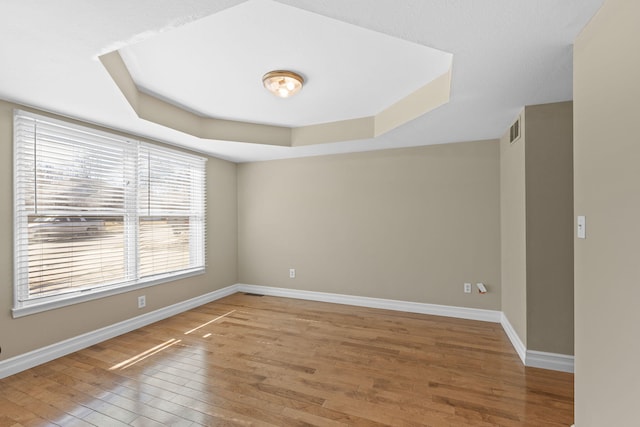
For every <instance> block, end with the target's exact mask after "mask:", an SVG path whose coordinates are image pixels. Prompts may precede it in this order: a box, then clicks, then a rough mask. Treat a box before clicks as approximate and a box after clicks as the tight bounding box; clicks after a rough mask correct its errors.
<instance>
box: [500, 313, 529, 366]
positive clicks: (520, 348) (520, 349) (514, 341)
mask: <svg viewBox="0 0 640 427" xmlns="http://www.w3.org/2000/svg"><path fill="white" fill-rule="evenodd" d="M500 324H501V325H502V329H504V332H505V333H506V334H507V337H509V341H511V345H513V348H514V349H515V350H516V353H518V356H519V357H520V360H522V364H523V365H525V366H526V365H527V363H526V360H527V347H526V346H525V345H524V343H523V342H522V340H521V339H520V337H519V336H518V334H517V333H516V330H515V329H513V326H511V323H509V319H507V316H506V314H504V313H502V316H501V318H500Z"/></svg>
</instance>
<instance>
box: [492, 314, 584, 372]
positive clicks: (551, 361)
mask: <svg viewBox="0 0 640 427" xmlns="http://www.w3.org/2000/svg"><path fill="white" fill-rule="evenodd" d="M500 324H501V325H502V328H503V329H504V332H505V333H506V334H507V337H509V340H510V341H511V345H513V348H514V349H515V350H516V353H518V356H520V360H522V364H523V365H524V366H529V367H532V368H543V369H551V370H553V371H562V372H570V373H573V371H574V356H569V355H566V354H558V353H547V352H544V351H535V350H527V347H526V346H525V345H524V343H523V342H522V340H521V339H520V337H519V336H518V334H517V333H516V331H515V329H513V326H511V323H509V319H507V316H505V314H504V313H502V319H501V320H500Z"/></svg>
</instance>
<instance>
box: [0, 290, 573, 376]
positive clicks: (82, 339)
mask: <svg viewBox="0 0 640 427" xmlns="http://www.w3.org/2000/svg"><path fill="white" fill-rule="evenodd" d="M236 292H249V293H256V294H260V295H270V296H278V297H285V298H296V299H304V300H311V301H320V302H330V303H335V304H345V305H353V306H358V307H369V308H380V309H385V310H395V311H405V312H409V313H420V314H431V315H435V316H446V317H456V318H461V319H470V320H480V321H485V322H494V323H500V324H501V325H502V327H503V329H504V330H505V332H506V334H507V336H508V337H509V339H510V340H511V344H512V345H513V347H514V348H515V350H516V352H517V353H518V356H520V359H521V360H522V363H523V364H524V365H525V366H533V367H538V368H545V369H553V370H557V371H564V372H573V366H574V363H573V356H567V355H562V354H554V353H544V352H540V351H532V350H527V349H526V347H525V345H524V344H523V343H522V341H521V340H520V338H519V337H518V334H517V333H516V332H515V330H514V329H513V327H512V326H511V324H510V323H509V320H508V319H507V317H506V316H505V315H504V313H503V312H501V311H497V310H484V309H478V308H467V307H454V306H447V305H438V304H426V303H417V302H411V301H397V300H389V299H382V298H370V297H359V296H353V295H342V294H333V293H326V292H314V291H301V290H296V289H286V288H276V287H270V286H260V285H248V284H235V285H231V286H227V287H225V288H222V289H218V290H216V291H213V292H210V293H208V294H205V295H201V296H199V297H196V298H192V299H190V300H187V301H182V302H179V303H177V304H173V305H170V306H168V307H164V308H161V309H159V310H155V311H152V312H149V313H145V314H143V315H140V316H137V317H134V318H132V319H129V320H125V321H122V322H119V323H116V324H113V325H110V326H106V327H104V328H101V329H98V330H95V331H92V332H87V333H85V334H82V335H78V336H77V337H73V338H70V339H67V340H64V341H60V342H58V343H55V344H52V345H49V346H46V347H42V348H39V349H36V350H33V351H30V352H28V353H25V354H21V355H18V356H15V357H12V358H10V359H7V360H3V361H0V379H1V378H5V377H8V376H9V375H13V374H15V373H18V372H21V371H24V370H26V369H29V368H33V367H35V366H38V365H40V364H42V363H46V362H49V361H51V360H54V359H56V358H58V357H61V356H64V355H67V354H69V353H73V352H74V351H78V350H82V349H83V348H86V347H89V346H91V345H94V344H97V343H100V342H102V341H105V340H108V339H110V338H113V337H116V336H118V335H122V334H124V333H127V332H130V331H133V330H135V329H138V328H141V327H143V326H146V325H149V324H151V323H154V322H157V321H159V320H162V319H166V318H168V317H171V316H175V315H176V314H179V313H182V312H184V311H187V310H191V309H193V308H196V307H198V306H201V305H203V304H206V303H209V302H211V301H215V300H217V299H220V298H223V297H226V296H228V295H231V294H234V293H236Z"/></svg>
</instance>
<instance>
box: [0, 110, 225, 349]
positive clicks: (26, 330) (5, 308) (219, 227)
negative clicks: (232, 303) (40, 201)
mask: <svg viewBox="0 0 640 427" xmlns="http://www.w3.org/2000/svg"><path fill="white" fill-rule="evenodd" d="M13 107H14V105H12V104H9V103H6V102H2V101H0V200H2V203H0V233H1V234H0V235H1V236H2V238H1V239H0V346H1V347H2V353H1V354H0V360H4V359H7V358H10V357H12V356H16V355H19V354H22V353H25V352H28V351H30V350H34V349H37V348H40V347H43V346H46V345H49V344H53V343H56V342H58V341H61V340H64V339H67V338H71V337H74V336H77V335H80V334H83V333H86V332H90V331H93V330H95V329H99V328H102V327H105V326H108V325H111V324H114V323H117V322H120V321H123V320H126V319H130V318H132V317H135V316H138V315H140V314H143V313H145V312H149V311H153V310H156V309H158V308H162V307H165V306H169V305H171V304H175V303H177V302H180V301H184V300H187V299H189V298H193V297H197V296H199V295H203V294H206V293H208V292H211V291H213V290H216V289H219V288H222V287H225V286H228V285H232V284H234V283H236V279H237V274H236V272H237V259H236V258H237V251H236V243H237V239H236V235H237V228H236V227H237V200H236V194H237V192H236V165H235V164H233V163H230V162H226V161H223V160H218V159H213V158H210V159H209V161H208V162H207V188H206V191H207V197H208V207H207V234H208V242H207V259H206V261H207V272H206V274H203V275H198V276H195V277H191V278H188V279H184V280H180V281H176V282H171V283H166V284H162V285H157V286H153V287H150V288H145V289H143V290H139V291H135V292H130V293H125V294H120V295H116V296H112V297H107V298H102V299H99V300H94V301H90V302H86V303H82V304H76V305H73V306H70V307H65V308H60V309H57V310H50V311H47V312H43V313H39V314H34V315H30V316H26V317H21V318H17V319H13V318H12V316H11V308H12V304H13V238H12V235H13V154H12V151H13V149H12V147H13V130H12V129H13V122H12V120H13ZM142 294H144V295H146V297H147V307H146V308H145V309H142V310H139V309H138V308H137V305H136V297H137V295H142Z"/></svg>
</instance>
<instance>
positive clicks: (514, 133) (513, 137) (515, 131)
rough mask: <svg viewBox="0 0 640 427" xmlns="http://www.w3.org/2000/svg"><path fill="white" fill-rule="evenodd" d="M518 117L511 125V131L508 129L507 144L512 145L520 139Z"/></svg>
mask: <svg viewBox="0 0 640 427" xmlns="http://www.w3.org/2000/svg"><path fill="white" fill-rule="evenodd" d="M520 132H521V129H520V116H518V119H517V120H516V121H515V122H514V123H513V124H512V125H511V129H509V142H510V143H511V144H513V143H514V142H516V141H517V140H518V138H520Z"/></svg>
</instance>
